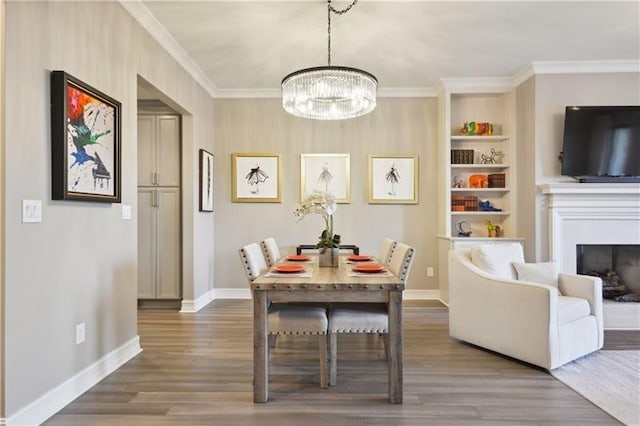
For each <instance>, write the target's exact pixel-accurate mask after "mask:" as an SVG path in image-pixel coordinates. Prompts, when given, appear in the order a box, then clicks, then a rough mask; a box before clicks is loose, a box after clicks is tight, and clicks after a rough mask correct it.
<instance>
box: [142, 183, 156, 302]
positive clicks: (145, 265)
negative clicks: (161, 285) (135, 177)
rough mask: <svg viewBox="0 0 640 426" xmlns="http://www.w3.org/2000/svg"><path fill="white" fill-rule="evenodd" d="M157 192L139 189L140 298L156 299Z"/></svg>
mask: <svg viewBox="0 0 640 426" xmlns="http://www.w3.org/2000/svg"><path fill="white" fill-rule="evenodd" d="M155 195H156V190H155V189H153V188H140V189H138V298H140V299H154V298H155V297H156V279H157V273H156V267H157V264H156V259H157V253H156V252H157V250H156V228H157V220H156V207H154V204H155V199H156V198H155Z"/></svg>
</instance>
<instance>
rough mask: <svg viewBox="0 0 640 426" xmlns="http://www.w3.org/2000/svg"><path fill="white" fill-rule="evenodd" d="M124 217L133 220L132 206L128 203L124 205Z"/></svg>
mask: <svg viewBox="0 0 640 426" xmlns="http://www.w3.org/2000/svg"><path fill="white" fill-rule="evenodd" d="M122 219H124V220H131V206H128V205H126V204H123V205H122Z"/></svg>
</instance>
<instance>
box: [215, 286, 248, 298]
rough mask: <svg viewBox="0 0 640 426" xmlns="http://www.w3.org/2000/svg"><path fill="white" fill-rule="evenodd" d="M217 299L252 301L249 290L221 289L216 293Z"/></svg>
mask: <svg viewBox="0 0 640 426" xmlns="http://www.w3.org/2000/svg"><path fill="white" fill-rule="evenodd" d="M215 298H216V299H251V290H249V289H248V288H219V289H217V290H216V291H215Z"/></svg>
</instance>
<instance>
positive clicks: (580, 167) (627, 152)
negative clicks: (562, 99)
mask: <svg viewBox="0 0 640 426" xmlns="http://www.w3.org/2000/svg"><path fill="white" fill-rule="evenodd" d="M560 158H561V161H562V175H563V176H571V177H573V178H575V179H578V180H579V181H580V182H640V106H568V107H566V109H565V115H564V141H563V145H562V153H561V155H560Z"/></svg>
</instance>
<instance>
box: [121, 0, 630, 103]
mask: <svg viewBox="0 0 640 426" xmlns="http://www.w3.org/2000/svg"><path fill="white" fill-rule="evenodd" d="M126 3H127V2H124V1H123V5H125V7H127V5H126ZM349 4H350V2H347V1H333V2H332V5H333V6H334V7H335V8H336V9H343V8H344V7H346V6H348V5H349ZM127 8H129V7H127ZM129 10H130V11H131V9H130V8H129ZM140 10H142V11H144V13H146V14H149V13H151V14H152V15H153V17H155V19H148V18H149V16H147V19H144V20H141V19H140V18H139V17H138V20H139V21H141V23H142V22H143V21H144V22H145V24H144V25H145V26H146V27H147V28H148V29H149V28H150V27H155V28H154V31H155V33H156V34H162V37H161V38H163V40H164V43H163V44H165V45H166V44H167V43H174V44H175V42H177V44H178V45H179V47H178V48H174V51H181V50H183V52H178V53H180V54H184V53H185V52H186V54H187V56H188V57H189V58H190V60H192V61H193V62H192V63H191V64H190V66H192V67H193V68H194V69H196V70H198V68H199V70H198V72H200V73H201V74H200V76H201V78H200V81H201V82H205V83H206V84H207V85H209V88H210V91H211V90H213V91H215V92H217V93H221V92H222V93H229V94H232V93H234V92H235V93H245V92H253V93H256V92H261V91H263V92H265V93H268V92H270V91H271V92H275V91H277V92H278V93H279V90H280V82H281V80H282V78H283V77H284V76H285V75H286V74H288V73H290V72H292V71H295V70H297V69H300V68H308V67H312V66H319V65H326V64H327V3H326V1H324V0H302V1H272V0H263V1H243V0H227V1H178V0H174V1H171V0H169V1H167V0H162V1H155V0H143V1H142V3H140V4H139V10H138V15H140V13H141V12H140ZM134 16H136V15H135V14H134ZM155 20H157V21H156V22H151V23H149V22H150V21H155ZM157 24H160V26H158V25H157ZM331 26H332V32H331V36H332V47H331V53H332V55H331V56H332V65H341V66H351V67H356V68H361V69H364V70H366V71H369V72H370V73H372V74H374V75H376V77H377V78H378V80H379V86H380V88H382V89H383V90H384V89H387V90H406V89H410V90H424V89H428V88H432V87H434V85H435V84H436V83H437V82H438V80H440V79H441V78H486V77H490V78H495V77H503V78H504V77H508V78H512V77H513V76H514V75H516V74H517V73H518V72H520V71H521V70H522V69H523V68H525V67H526V66H527V65H529V64H531V63H535V62H556V61H563V62H564V61H589V62H594V61H595V62H599V61H625V62H627V63H628V62H630V63H632V64H635V67H636V69H638V65H637V64H640V62H638V60H640V2H639V1H637V0H636V1H618V2H616V1H602V2H596V1H571V0H565V1H540V0H538V1H528V2H525V1H497V0H495V1H483V0H475V1H467V2H462V1H456V0H446V1H430V0H412V1H410V0H407V1H403V0H395V1H380V0H360V1H359V2H358V3H357V4H356V5H355V6H354V7H353V8H352V9H351V10H350V11H349V12H348V13H346V14H344V15H340V16H336V15H332V23H331ZM161 27H163V28H164V29H163V28H161ZM154 31H152V34H153V32H154ZM167 33H168V34H167ZM156 38H158V36H156ZM172 39H174V40H172ZM174 56H176V55H175V54H174ZM178 56H179V55H178ZM634 61H636V62H634ZM182 62H183V63H184V62H185V61H182ZM200 70H201V71H200Z"/></svg>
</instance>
